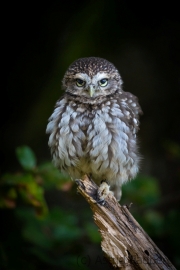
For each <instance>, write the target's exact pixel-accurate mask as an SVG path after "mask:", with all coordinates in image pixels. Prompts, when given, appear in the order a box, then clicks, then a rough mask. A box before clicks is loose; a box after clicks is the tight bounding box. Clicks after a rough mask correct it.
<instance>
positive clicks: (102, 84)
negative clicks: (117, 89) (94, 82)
mask: <svg viewBox="0 0 180 270" xmlns="http://www.w3.org/2000/svg"><path fill="white" fill-rule="evenodd" d="M107 84H108V79H102V80H100V81H99V85H100V86H103V87H105V86H106V85H107Z"/></svg>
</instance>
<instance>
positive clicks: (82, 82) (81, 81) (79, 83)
mask: <svg viewBox="0 0 180 270" xmlns="http://www.w3.org/2000/svg"><path fill="white" fill-rule="evenodd" d="M76 85H77V86H78V87H82V86H84V85H85V81H83V80H81V79H76Z"/></svg>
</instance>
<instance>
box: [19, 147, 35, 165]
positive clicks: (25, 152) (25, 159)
mask: <svg viewBox="0 0 180 270" xmlns="http://www.w3.org/2000/svg"><path fill="white" fill-rule="evenodd" d="M16 156H17V158H18V161H19V163H20V164H21V166H22V167H23V168H24V169H26V170H33V169H34V168H35V166H36V157H35V155H34V153H33V151H32V150H31V149H30V148H29V147H28V146H21V147H17V148H16Z"/></svg>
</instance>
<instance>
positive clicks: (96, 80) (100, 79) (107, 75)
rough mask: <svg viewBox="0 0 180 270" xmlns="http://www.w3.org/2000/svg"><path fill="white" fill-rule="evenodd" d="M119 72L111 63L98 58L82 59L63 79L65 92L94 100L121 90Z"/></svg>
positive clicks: (71, 66)
mask: <svg viewBox="0 0 180 270" xmlns="http://www.w3.org/2000/svg"><path fill="white" fill-rule="evenodd" d="M121 85H122V80H121V77H120V74H119V72H118V70H117V69H116V68H115V66H114V65H113V64H112V63H110V62H109V61H107V60H105V59H103V58H98V57H87V58H80V59H78V60H76V61H75V62H73V63H72V64H71V65H70V66H69V68H68V70H67V71H66V73H65V75H64V78H63V87H64V88H65V91H66V92H68V93H71V94H73V95H77V96H84V97H86V98H90V99H94V98H96V97H99V96H106V95H110V94H113V93H115V92H116V91H117V90H122V89H121Z"/></svg>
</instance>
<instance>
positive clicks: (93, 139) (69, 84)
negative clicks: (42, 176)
mask: <svg viewBox="0 0 180 270" xmlns="http://www.w3.org/2000/svg"><path fill="white" fill-rule="evenodd" d="M122 83H123V82H122V79H121V76H120V74H119V72H118V70H117V69H116V67H115V66H114V65H113V64H112V63H111V62H109V61H107V60H105V59H103V58H98V57H87V58H80V59H78V60H76V61H75V62H73V63H72V64H71V65H70V66H69V68H68V70H67V71H66V73H65V75H64V78H63V81H62V86H63V88H64V90H65V93H64V95H63V96H62V97H61V98H60V99H59V100H58V101H57V103H56V105H55V108H54V111H53V113H52V115H51V116H50V118H49V122H48V125H47V130H46V132H47V133H48V134H49V142H48V145H49V147H50V150H51V154H52V159H53V162H54V165H55V166H56V167H57V168H58V169H59V170H61V171H65V172H67V173H68V174H69V175H70V177H71V178H72V179H78V178H81V177H82V176H83V175H85V174H87V175H90V176H91V177H92V179H93V180H94V181H95V182H96V183H97V184H98V185H100V187H99V193H98V194H99V196H101V195H102V196H104V195H103V194H101V193H103V189H102V188H101V185H102V184H101V183H102V182H103V181H105V182H106V183H108V186H109V187H110V192H113V193H114V195H115V197H116V199H117V200H120V198H121V186H122V184H124V183H125V182H127V181H129V180H130V179H133V178H134V177H135V176H136V174H137V173H138V169H139V161H140V156H139V153H138V145H137V138H136V134H137V131H138V129H139V115H140V114H141V113H142V111H141V108H140V106H139V103H138V99H137V97H135V96H134V95H133V94H131V93H128V92H125V91H123V89H122ZM105 193H107V192H105Z"/></svg>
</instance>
